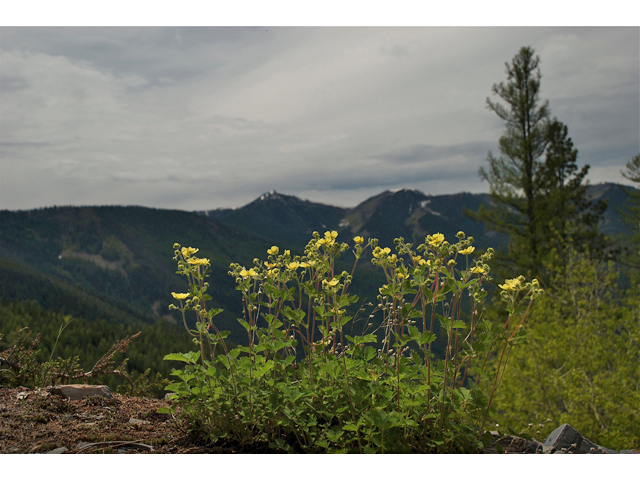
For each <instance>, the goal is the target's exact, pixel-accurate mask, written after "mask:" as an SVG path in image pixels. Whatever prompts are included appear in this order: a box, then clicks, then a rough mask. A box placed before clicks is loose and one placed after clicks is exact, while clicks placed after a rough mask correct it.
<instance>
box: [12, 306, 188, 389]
mask: <svg viewBox="0 0 640 480" xmlns="http://www.w3.org/2000/svg"><path fill="white" fill-rule="evenodd" d="M0 318H2V324H1V328H0V333H1V334H2V338H0V352H2V351H4V353H5V354H6V356H4V357H3V356H2V355H1V354H0V357H2V358H5V360H8V361H10V362H12V363H14V364H16V365H19V366H20V368H19V369H18V370H16V369H14V368H11V367H9V366H7V365H6V364H5V365H3V370H2V373H1V374H0V384H3V385H14V386H19V385H24V386H36V385H37V386H46V385H50V384H51V383H52V381H53V379H52V373H56V375H57V374H60V375H58V377H57V382H58V383H60V382H61V381H64V378H66V377H65V376H67V377H68V376H73V375H77V374H79V373H81V372H86V371H91V370H92V368H93V367H94V366H95V365H96V364H98V363H99V361H100V359H101V357H103V356H104V355H105V353H106V352H108V351H109V348H110V347H111V346H112V345H113V344H116V343H117V342H118V341H119V340H120V339H123V338H127V337H132V336H133V335H135V334H136V332H138V331H140V332H141V333H140V335H139V336H138V337H137V338H136V339H135V341H133V342H132V343H131V344H130V345H129V346H128V350H127V357H128V361H127V363H126V372H125V373H126V374H127V375H128V376H129V377H130V378H131V381H132V382H133V384H134V392H144V394H145V395H151V396H156V397H161V396H162V395H163V392H162V389H163V387H164V385H165V384H166V378H165V377H168V375H169V373H170V371H171V364H169V363H168V362H163V361H162V358H163V356H164V355H165V353H166V352H167V351H170V350H172V349H175V348H176V346H178V345H180V348H189V346H190V344H191V342H190V340H189V338H188V337H187V335H185V333H184V331H182V330H180V329H178V328H177V327H174V326H171V325H168V324H166V323H165V322H162V321H159V322H158V323H157V324H156V325H142V326H141V327H139V328H137V326H136V325H129V326H124V325H120V324H110V323H108V322H106V321H105V320H94V321H88V320H86V319H84V318H79V317H72V316H69V315H64V314H61V313H57V312H54V311H51V310H48V309H45V308H43V307H42V306H40V305H38V304H37V303H36V302H35V301H29V302H12V303H7V302H0ZM30 332H38V333H37V335H34V334H32V333H30ZM12 349H14V352H13V354H12V355H10V356H9V354H8V352H10V351H11V350H12ZM113 358H114V361H115V362H117V363H122V362H123V361H124V354H123V353H119V352H115V353H114V357H113ZM174 365H175V364H174ZM78 378H80V377H78ZM76 381H78V380H76ZM100 381H103V382H104V383H105V384H106V385H108V386H109V387H110V388H111V389H113V390H115V389H118V390H119V391H122V392H126V393H128V394H129V393H131V385H130V383H129V381H127V380H126V379H125V378H124V377H121V376H120V377H119V376H117V375H104V376H102V377H100Z"/></svg>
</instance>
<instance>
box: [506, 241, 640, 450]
mask: <svg viewBox="0 0 640 480" xmlns="http://www.w3.org/2000/svg"><path fill="white" fill-rule="evenodd" d="M561 254H562V255H565V256H566V259H565V260H564V261H563V262H556V263H555V264H556V267H555V272H554V273H555V276H554V279H553V284H552V286H551V287H550V288H549V289H548V290H547V291H548V292H550V293H549V294H547V295H545V296H544V297H543V298H542V299H540V300H539V301H537V302H536V303H535V304H534V305H533V307H532V309H531V314H530V318H529V321H528V322H527V328H526V330H527V333H528V344H527V345H526V346H523V347H522V348H520V349H518V350H514V351H513V353H512V354H511V358H510V361H509V368H508V369H507V371H506V372H505V375H504V378H503V383H504V385H503V386H502V387H501V389H500V391H499V393H498V394H497V395H496V399H495V404H496V407H497V410H498V412H499V414H498V416H497V420H498V421H499V422H500V423H505V424H506V423H508V424H510V425H512V426H518V427H521V426H524V425H527V424H538V423H540V422H541V421H542V422H543V423H545V422H544V420H545V419H550V420H551V422H549V423H550V424H547V426H546V429H540V431H539V432H538V435H536V436H537V437H538V439H539V440H542V439H543V437H544V436H545V435H546V434H547V433H549V432H548V430H549V429H551V428H555V427H557V426H559V425H560V424H562V423H570V424H571V425H572V426H573V427H574V428H576V429H577V430H578V431H580V432H581V433H582V434H583V435H585V436H586V437H587V438H589V439H590V440H592V441H594V442H596V443H598V444H600V445H605V446H607V447H609V448H614V449H623V448H630V447H633V446H635V445H638V444H640V423H639V422H638V412H640V369H638V365H640V297H639V296H638V284H637V283H636V284H635V285H632V287H631V288H630V290H628V291H627V292H624V288H623V287H622V285H621V284H620V282H619V280H618V277H617V275H616V273H615V269H614V266H613V265H612V264H607V263H593V262H592V261H591V260H589V259H588V258H586V257H584V256H580V255H578V254H577V253H576V252H575V250H572V249H570V248H568V249H567V251H565V252H562V253H561Z"/></svg>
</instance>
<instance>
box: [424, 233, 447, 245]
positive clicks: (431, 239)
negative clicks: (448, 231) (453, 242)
mask: <svg viewBox="0 0 640 480" xmlns="http://www.w3.org/2000/svg"><path fill="white" fill-rule="evenodd" d="M427 242H428V243H429V245H431V246H432V247H437V246H439V245H440V244H441V243H442V242H444V235H443V234H441V233H436V234H435V235H428V236H427Z"/></svg>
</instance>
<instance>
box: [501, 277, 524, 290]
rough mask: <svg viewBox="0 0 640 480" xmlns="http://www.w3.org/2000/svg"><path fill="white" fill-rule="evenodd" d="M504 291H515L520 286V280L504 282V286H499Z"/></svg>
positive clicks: (513, 279) (512, 279)
mask: <svg viewBox="0 0 640 480" xmlns="http://www.w3.org/2000/svg"><path fill="white" fill-rule="evenodd" d="M498 286H499V287H500V288H501V289H503V290H515V289H516V288H518V287H519V286H520V279H519V278H511V279H508V280H505V281H504V284H502V285H498Z"/></svg>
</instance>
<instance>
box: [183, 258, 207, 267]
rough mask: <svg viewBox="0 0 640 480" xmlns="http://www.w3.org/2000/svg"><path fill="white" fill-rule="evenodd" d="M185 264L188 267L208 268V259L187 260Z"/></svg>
mask: <svg viewBox="0 0 640 480" xmlns="http://www.w3.org/2000/svg"><path fill="white" fill-rule="evenodd" d="M187 263H188V264H189V265H203V266H209V259H208V258H187Z"/></svg>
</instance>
